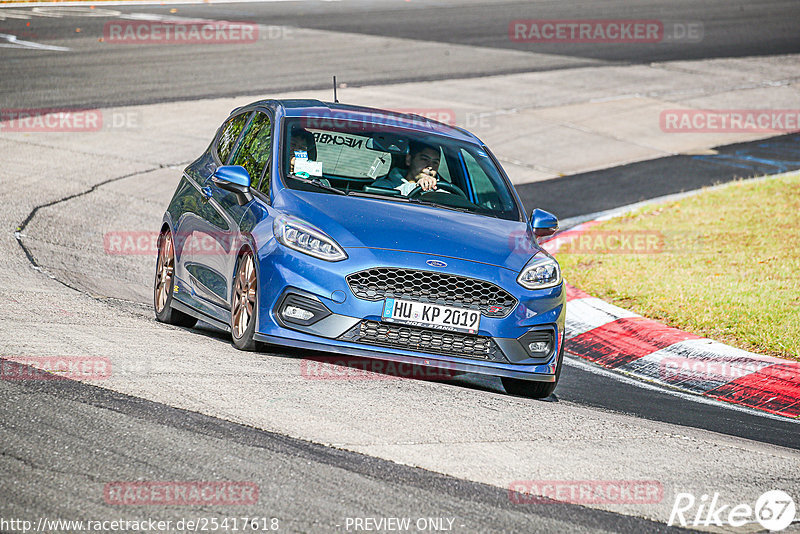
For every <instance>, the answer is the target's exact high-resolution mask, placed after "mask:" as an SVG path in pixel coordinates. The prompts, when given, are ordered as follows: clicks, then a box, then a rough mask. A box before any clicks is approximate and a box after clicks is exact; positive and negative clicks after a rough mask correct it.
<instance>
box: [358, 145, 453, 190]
mask: <svg viewBox="0 0 800 534" xmlns="http://www.w3.org/2000/svg"><path fill="white" fill-rule="evenodd" d="M439 161H440V160H439V148H437V147H435V146H432V145H428V144H425V143H420V142H415V141H412V142H411V143H410V144H409V150H408V154H406V169H400V168H399V167H394V168H393V169H392V170H390V171H389V174H387V175H386V176H384V177H382V178H378V179H377V180H375V181H374V182H373V183H372V186H373V187H381V188H384V189H397V190H398V191H400V194H401V195H403V196H408V194H409V193H410V192H411V191H413V190H414V188H416V187H417V186H419V187H420V188H422V190H423V191H433V190H436V183H437V178H436V173H437V171H438V170H439Z"/></svg>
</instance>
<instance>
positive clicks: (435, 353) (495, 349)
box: [254, 241, 566, 382]
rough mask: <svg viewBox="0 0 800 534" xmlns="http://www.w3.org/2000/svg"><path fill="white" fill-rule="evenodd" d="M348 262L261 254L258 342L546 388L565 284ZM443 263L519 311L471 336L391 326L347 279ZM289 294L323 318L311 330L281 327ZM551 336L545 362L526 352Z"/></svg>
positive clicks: (277, 251) (354, 258)
mask: <svg viewBox="0 0 800 534" xmlns="http://www.w3.org/2000/svg"><path fill="white" fill-rule="evenodd" d="M347 252H348V255H349V256H350V257H349V258H348V259H347V260H345V261H342V262H336V263H331V262H325V261H323V260H317V259H315V258H311V257H309V256H305V255H303V254H301V253H297V252H295V251H292V250H288V249H286V248H285V247H282V246H280V245H277V244H275V243H274V241H273V242H272V244H271V246H265V247H264V248H263V249H262V250H261V251H259V260H260V263H261V268H260V271H261V284H260V293H259V315H258V317H259V323H258V327H257V329H256V330H257V332H256V334H255V336H254V337H255V339H256V340H258V341H262V342H266V343H271V344H276V345H285V346H292V347H298V348H305V349H311V350H319V351H324V352H334V353H338V354H347V355H351V356H359V357H368V358H378V359H383V360H389V361H395V362H404V363H409V364H415V365H423V366H430V367H437V368H444V369H449V370H454V371H460V372H471V373H482V374H490V375H495V376H507V377H513V378H522V379H528V380H537V381H548V382H552V381H554V380H555V376H556V365H557V356H558V353H559V351H560V350H561V348H562V347H561V345H562V343H563V341H564V337H563V336H564V319H565V310H566V306H565V294H564V290H563V285H561V286H557V287H555V288H551V289H546V290H540V291H528V290H525V289H524V288H522V287H520V286H519V285H518V284H517V283H516V274H517V273H514V272H512V271H509V270H508V269H503V268H498V267H496V266H490V265H485V264H479V263H475V262H469V261H466V260H457V259H453V258H440V257H436V256H432V255H430V254H417V253H408V252H399V251H387V250H372V249H366V248H357V249H348V250H347ZM432 257H433V258H436V259H442V260H443V261H445V262H446V263H447V272H448V273H450V274H455V275H460V276H467V277H471V278H476V279H482V280H488V281H491V282H492V283H494V284H496V285H498V286H499V287H501V288H502V289H505V290H506V291H508V292H509V293H511V294H512V295H513V296H514V297H515V298H516V299H517V300H518V304H517V305H516V307H515V308H514V309H513V310H512V311H511V312H510V313H509V315H508V316H506V317H486V316H483V317H482V318H481V324H480V328H479V330H478V332H477V335H468V334H459V333H447V332H445V333H443V332H442V331H437V330H430V329H425V328H417V327H412V326H407V325H397V324H393V323H385V322H382V321H381V313H382V309H383V301H382V300H379V301H368V300H363V299H359V298H357V297H356V296H355V295H354V294H353V292H352V291H351V290H350V287H349V286H348V284H347V282H346V280H345V277H346V276H347V275H349V274H351V273H354V272H358V271H361V270H363V269H367V268H370V267H372V266H375V265H382V266H387V267H399V268H409V269H421V270H428V271H431V268H430V267H429V266H428V265H427V264H426V263H425V262H426V261H427V260H430V259H431V258H432ZM290 295H297V296H301V297H303V298H306V299H313V300H315V301H317V302H319V304H320V305H321V307H322V308H323V309H324V311H322V312H321V314H320V318H319V319H317V318H315V319H314V320H313V322H312V323H311V324H297V323H296V322H291V321H287V320H286V318H285V317H282V316H281V314H280V309H281V306H283V303H284V302H285V301H286V299H287V297H288V296H290ZM531 332H550V333H551V335H552V339H553V343H552V348H551V351H550V353H549V354H548V355H546V356H544V357H538V358H534V357H531V356H530V354H529V353H528V352H527V351H526V349H525V346H526V345H525V341H526V339H527V338H526V335H527V336H530V333H531Z"/></svg>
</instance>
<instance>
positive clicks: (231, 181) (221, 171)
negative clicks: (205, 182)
mask: <svg viewBox="0 0 800 534" xmlns="http://www.w3.org/2000/svg"><path fill="white" fill-rule="evenodd" d="M211 181H212V182H214V185H216V186H217V187H219V188H220V189H224V190H225V191H230V192H231V193H233V194H235V195H236V200H237V201H238V202H239V205H240V206H244V205H245V204H247V203H248V202H250V201H251V200H253V194H252V193H251V192H250V173H249V172H247V169H245V168H244V167H242V166H241V165H222V166H220V167H217V170H216V171H214V174H213V175H212V176H211Z"/></svg>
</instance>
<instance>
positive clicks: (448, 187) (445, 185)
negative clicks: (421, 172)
mask: <svg viewBox="0 0 800 534" xmlns="http://www.w3.org/2000/svg"><path fill="white" fill-rule="evenodd" d="M441 191H444V192H445V193H452V194H454V195H456V196H459V197H461V198H464V199H466V198H467V195H465V194H464V192H463V191H462V190H461V189H459V188H458V187H456V186H454V185H453V184H451V183H449V182H445V181H442V180H439V181H437V182H436V189H431V190H429V191H423V190H422V187H420V186H416V187H415V188H414V189H412V190H411V191H409V192H408V198H417V197H418V196H420V195H424V194H425V193H438V192H441Z"/></svg>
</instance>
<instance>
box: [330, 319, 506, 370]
mask: <svg viewBox="0 0 800 534" xmlns="http://www.w3.org/2000/svg"><path fill="white" fill-rule="evenodd" d="M339 339H341V340H343V341H353V342H356V343H366V344H369V345H380V346H384V347H394V348H402V349H407V350H416V351H422V352H428V353H433V354H444V355H447V356H457V357H459V358H474V359H480V360H489V361H499V362H504V363H507V361H506V360H505V358H504V357H503V355H502V353H501V352H500V350H498V348H497V345H496V344H495V342H494V341H493V340H492V339H491V338H488V337H481V336H472V335H469V334H461V333H457V332H444V331H439V330H429V329H427V328H418V327H415V326H405V325H402V326H401V325H395V324H387V323H381V322H378V321H367V320H365V321H361V322H360V323H359V324H357V325H355V326H354V327H353V328H351V329H350V330H348V331H347V332H345V333H344V334H343V335H342V336H341V337H340V338H339Z"/></svg>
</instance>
